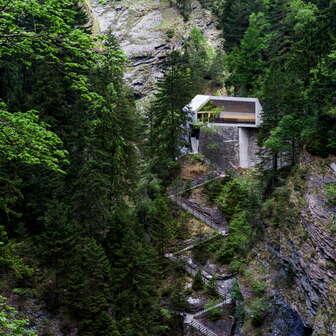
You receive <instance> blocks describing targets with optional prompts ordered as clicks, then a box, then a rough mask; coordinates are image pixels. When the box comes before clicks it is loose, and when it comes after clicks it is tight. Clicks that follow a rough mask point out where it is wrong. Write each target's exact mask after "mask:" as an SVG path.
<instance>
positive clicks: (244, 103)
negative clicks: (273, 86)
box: [185, 95, 262, 169]
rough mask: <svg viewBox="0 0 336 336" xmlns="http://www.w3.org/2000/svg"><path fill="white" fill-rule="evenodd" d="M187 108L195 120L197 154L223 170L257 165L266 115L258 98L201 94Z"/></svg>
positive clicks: (193, 137) (193, 140)
mask: <svg viewBox="0 0 336 336" xmlns="http://www.w3.org/2000/svg"><path fill="white" fill-rule="evenodd" d="M185 109H186V110H187V111H189V113H190V116H191V119H192V123H191V148H192V152H193V153H202V154H203V155H204V156H205V157H207V158H208V159H209V160H210V161H212V162H213V163H215V164H216V165H217V166H219V167H221V168H222V169H232V168H238V167H240V168H252V167H253V166H254V165H255V164H256V162H257V149H258V147H257V132H258V126H259V125H260V123H261V113H262V107H261V105H260V102H259V100H258V99H257V98H242V97H224V96H206V95H197V96H195V97H194V98H193V100H192V101H191V102H190V104H189V105H187V106H186V107H185Z"/></svg>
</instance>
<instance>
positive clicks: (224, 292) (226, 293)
mask: <svg viewBox="0 0 336 336" xmlns="http://www.w3.org/2000/svg"><path fill="white" fill-rule="evenodd" d="M214 174H215V176H213V174H212V176H209V175H210V174H206V175H205V176H202V177H201V178H198V179H196V182H195V181H192V186H191V187H190V188H188V189H182V190H178V191H177V190H175V192H173V191H171V192H170V194H169V196H168V198H169V199H170V200H171V201H172V202H173V203H175V204H176V205H177V206H179V207H180V208H182V209H183V210H185V211H187V212H188V213H190V214H191V215H193V216H194V217H195V218H197V219H199V220H200V221H202V222H203V223H204V224H206V225H207V226H209V227H211V228H212V229H214V230H216V232H217V235H215V236H214V235H212V236H210V235H209V234H206V235H203V236H201V237H197V238H195V239H190V240H187V241H186V244H185V247H184V248H182V249H180V250H178V251H176V252H174V253H166V254H165V257H166V258H168V259H170V260H173V261H176V262H181V261H182V262H183V263H184V268H185V271H186V272H187V273H189V274H190V275H192V276H195V275H196V273H197V272H199V271H201V278H202V281H203V283H204V284H209V282H210V281H211V280H212V279H213V278H215V279H216V282H215V287H216V288H215V290H216V292H217V294H218V295H219V296H220V297H221V298H223V301H222V302H221V303H219V304H217V305H215V306H213V307H210V308H208V309H204V310H202V311H200V312H198V313H195V314H185V318H184V324H185V325H186V326H189V327H192V328H194V329H196V330H198V331H199V332H200V333H201V334H203V335H206V336H219V335H218V334H217V333H215V332H214V331H213V330H211V329H209V328H208V327H207V326H205V325H204V324H203V323H202V322H201V321H199V320H198V319H197V318H199V317H200V316H203V315H205V314H207V313H208V312H209V311H211V310H212V309H216V308H218V307H223V306H224V305H226V304H229V303H231V302H232V298H231V293H230V291H231V287H232V284H233V281H234V277H233V276H227V277H225V276H222V275H220V274H217V273H214V272H212V273H209V272H207V271H205V270H204V269H202V268H200V267H199V265H197V264H195V263H194V262H193V260H192V258H190V257H187V256H184V255H181V254H182V253H184V252H186V251H188V250H191V249H192V248H193V247H194V246H195V245H196V244H197V243H199V242H207V241H209V240H211V239H213V238H214V237H216V236H218V235H221V236H227V235H228V232H227V228H226V227H227V225H226V224H227V223H226V222H225V219H224V218H223V217H222V216H220V215H218V214H217V213H215V214H214V213H213V212H210V211H209V209H206V208H204V207H201V206H199V205H198V204H196V203H194V202H192V201H190V200H188V199H185V198H183V197H182V196H180V195H182V194H183V193H185V192H186V191H190V190H193V189H196V188H199V187H201V186H203V185H205V184H207V183H209V182H211V181H214V180H216V179H218V178H223V177H225V176H226V175H224V174H220V173H218V172H215V173H214Z"/></svg>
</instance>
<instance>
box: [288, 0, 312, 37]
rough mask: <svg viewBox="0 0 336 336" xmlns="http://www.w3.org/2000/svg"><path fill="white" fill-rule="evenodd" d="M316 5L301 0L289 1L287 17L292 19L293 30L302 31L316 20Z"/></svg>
mask: <svg viewBox="0 0 336 336" xmlns="http://www.w3.org/2000/svg"><path fill="white" fill-rule="evenodd" d="M316 14H317V7H316V6H315V5H314V4H312V3H306V2H304V1H302V0H293V1H291V2H290V3H289V12H288V16H287V19H288V20H292V21H294V22H295V23H294V27H293V28H294V31H296V32H304V29H305V28H306V27H307V26H308V25H311V24H314V23H315V22H316V20H317V17H316Z"/></svg>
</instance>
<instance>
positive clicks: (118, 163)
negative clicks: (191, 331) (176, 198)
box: [0, 0, 182, 336]
mask: <svg viewBox="0 0 336 336" xmlns="http://www.w3.org/2000/svg"><path fill="white" fill-rule="evenodd" d="M0 19H1V23H2V24H1V28H0V110H1V111H0V114H1V116H0V129H1V131H2V132H1V134H2V135H1V137H2V136H3V137H4V138H1V143H2V147H1V155H0V156H1V157H0V179H1V187H0V218H1V239H0V249H1V258H0V259H1V260H0V268H1V273H2V274H4V273H6V274H10V276H12V277H13V278H15V277H16V278H17V279H20V281H21V285H22V287H24V285H29V284H31V283H37V282H38V279H40V278H43V279H48V280H47V282H48V284H47V285H43V284H41V285H39V286H38V289H39V290H40V292H39V293H37V294H38V297H39V298H40V299H44V300H45V302H46V303H47V304H48V307H49V308H50V309H53V310H55V311H56V312H60V311H62V313H63V314H64V315H65V316H66V317H67V318H68V319H71V320H73V321H75V322H74V323H77V325H78V328H79V334H80V335H85V336H93V335H101V336H103V335H104V336H110V335H111V336H119V335H132V336H134V335H154V334H157V332H158V328H159V318H158V316H159V315H158V314H159V313H158V312H159V311H158V305H157V302H158V294H157V287H158V285H159V283H158V273H157V261H156V260H157V259H156V255H155V253H154V251H153V249H152V247H151V246H149V244H148V243H147V241H146V238H145V237H146V236H145V230H144V227H143V225H142V223H139V221H138V220H137V218H136V216H135V215H134V214H133V213H132V212H134V204H133V202H132V201H133V196H134V195H132V191H133V190H134V189H135V184H134V181H135V179H136V177H137V174H136V172H135V167H136V162H137V156H136V155H135V145H134V143H135V141H136V131H135V127H134V120H135V113H134V104H133V102H132V98H131V93H130V92H129V89H128V88H127V87H126V86H125V85H124V80H123V71H124V67H125V63H126V57H125V56H124V54H123V53H122V52H121V51H120V50H119V48H118V44H117V42H116V40H115V39H114V37H113V35H112V34H107V36H106V38H105V40H104V41H99V42H97V41H94V40H93V38H92V36H91V35H90V32H89V31H88V28H87V22H88V20H87V18H86V15H85V13H84V12H83V10H82V8H81V7H80V6H79V5H77V4H75V2H73V1H70V0H50V1H47V2H45V1H40V0H28V1H24V0H15V1H9V2H8V1H6V0H0ZM102 47H103V48H104V52H102ZM179 90H180V92H181V91H182V87H180V89H179ZM14 145H15V146H14ZM62 146H63V148H62ZM66 155H67V158H65V156H66ZM32 166H34V167H32ZM125 200H127V202H128V203H127V205H126V204H125ZM130 205H132V209H133V210H130V208H131V207H130ZM155 206H156V207H158V208H160V209H166V210H165V211H166V212H167V213H168V212H169V210H168V209H167V208H165V207H166V205H165V204H162V202H161V203H160V201H159V200H157V201H156V204H155ZM167 216H168V215H167ZM32 242H34V244H32ZM31 246H34V247H33V248H31V249H30V251H29V253H26V254H25V263H24V262H23V259H22V258H21V257H20V255H19V253H18V252H17V247H20V248H21V249H22V250H24V248H26V249H28V247H31ZM27 259H28V260H27ZM29 259H31V260H29ZM27 261H28V262H27ZM29 262H32V264H34V265H36V267H35V268H36V269H38V272H39V273H40V274H37V272H36V273H34V270H35V268H32V267H29V266H27V265H29ZM26 263H27V265H26ZM42 273H43V274H42ZM28 278H29V282H28V281H27V280H28ZM25 281H26V282H27V283H25ZM20 287H21V286H20ZM66 332H67V331H66Z"/></svg>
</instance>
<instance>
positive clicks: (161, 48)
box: [91, 0, 221, 98]
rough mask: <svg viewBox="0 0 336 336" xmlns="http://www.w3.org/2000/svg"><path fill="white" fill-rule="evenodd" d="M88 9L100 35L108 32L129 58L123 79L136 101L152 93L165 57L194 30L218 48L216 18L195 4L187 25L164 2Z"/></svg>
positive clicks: (126, 0)
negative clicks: (199, 31)
mask: <svg viewBox="0 0 336 336" xmlns="http://www.w3.org/2000/svg"><path fill="white" fill-rule="evenodd" d="M91 5H92V10H93V13H94V15H95V17H96V21H97V22H98V23H99V26H100V31H101V32H102V33H105V32H107V31H109V30H111V31H112V32H113V33H114V35H115V36H116V37H117V38H118V39H119V41H120V45H121V48H122V49H123V50H124V51H125V53H126V54H127V56H128V57H129V61H130V66H129V68H128V70H127V73H126V79H127V82H128V83H129V84H130V85H131V87H132V88H133V89H134V92H135V94H136V96H137V97H139V98H142V97H145V96H147V95H148V94H150V93H152V91H153V88H154V85H155V83H156V81H157V80H158V79H159V78H161V77H162V76H163V69H164V65H163V62H164V59H165V58H166V56H167V54H168V53H169V52H170V51H171V50H172V49H173V48H178V47H180V46H181V41H182V40H183V39H184V38H186V37H188V35H189V32H190V31H191V29H192V28H193V27H198V28H200V29H202V31H203V32H204V34H205V36H206V37H207V38H208V41H209V43H210V44H211V45H213V46H214V47H216V46H219V45H220V44H221V37H220V36H221V32H220V31H219V30H217V29H216V24H215V18H214V17H213V15H212V14H211V13H210V12H209V11H207V10H205V9H203V8H202V7H201V5H200V4H199V3H198V2H197V1H194V2H193V5H192V8H193V10H192V13H191V15H190V19H189V21H188V22H184V20H183V18H182V16H181V15H180V13H179V12H178V10H177V9H176V8H174V7H171V6H170V4H169V1H166V0H161V1H160V0H136V1H132V0H121V1H111V2H108V3H107V4H106V5H102V4H100V3H99V0H91ZM172 35H173V36H172Z"/></svg>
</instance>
